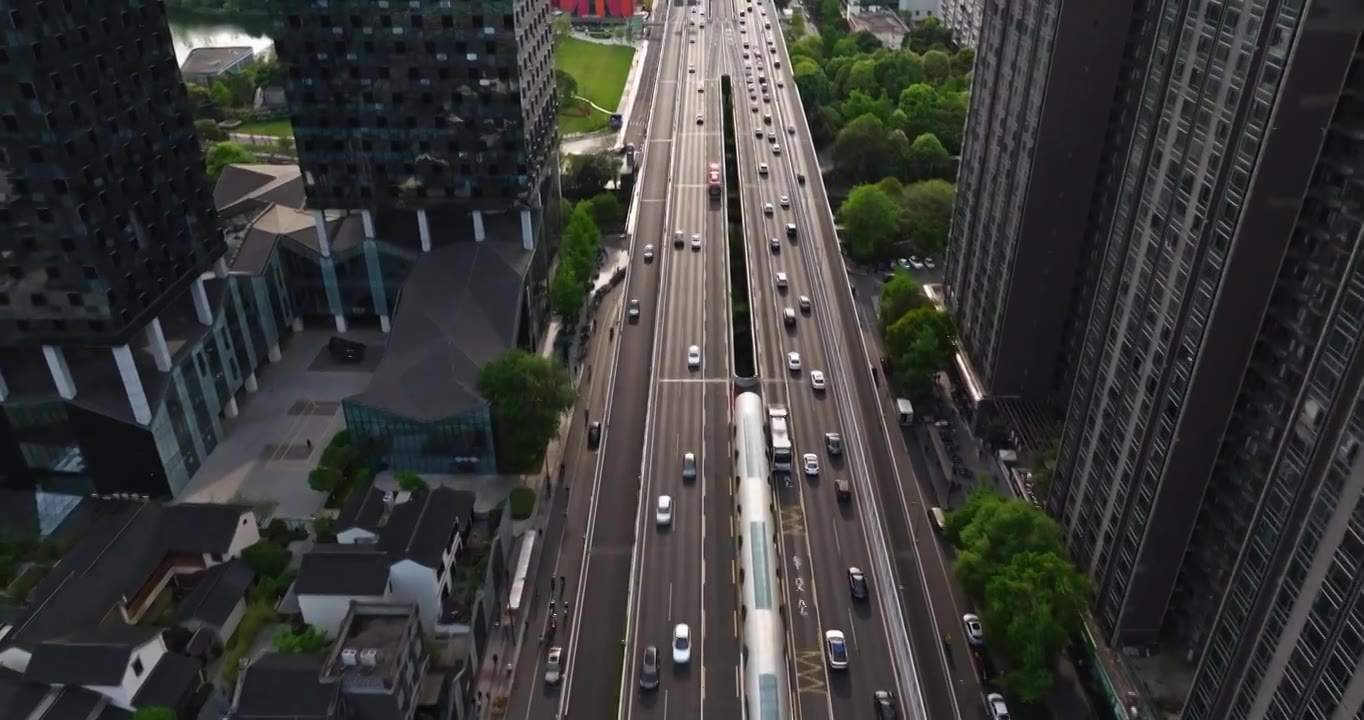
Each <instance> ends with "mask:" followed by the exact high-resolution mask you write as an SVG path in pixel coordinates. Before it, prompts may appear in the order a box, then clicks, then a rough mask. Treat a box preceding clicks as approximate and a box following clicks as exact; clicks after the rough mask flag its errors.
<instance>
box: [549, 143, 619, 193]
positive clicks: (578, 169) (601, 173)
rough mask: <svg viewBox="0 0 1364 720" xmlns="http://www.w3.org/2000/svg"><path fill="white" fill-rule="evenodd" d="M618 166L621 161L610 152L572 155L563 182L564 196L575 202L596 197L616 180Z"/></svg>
mask: <svg viewBox="0 0 1364 720" xmlns="http://www.w3.org/2000/svg"><path fill="white" fill-rule="evenodd" d="M618 165H619V159H618V158H617V157H616V156H615V155H613V154H612V153H609V152H598V153H590V154H587V155H570V156H569V158H568V171H567V172H565V173H564V177H563V181H562V185H563V191H564V194H565V195H568V196H569V197H572V198H574V199H575V200H577V199H583V198H589V197H592V196H593V195H596V194H597V193H599V192H601V191H603V190H605V189H606V184H607V183H609V182H611V181H612V180H613V179H615V177H616V168H617V166H618Z"/></svg>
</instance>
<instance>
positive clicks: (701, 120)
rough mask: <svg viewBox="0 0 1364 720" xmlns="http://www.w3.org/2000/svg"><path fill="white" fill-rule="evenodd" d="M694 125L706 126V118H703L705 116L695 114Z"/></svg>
mask: <svg viewBox="0 0 1364 720" xmlns="http://www.w3.org/2000/svg"><path fill="white" fill-rule="evenodd" d="M696 124H697V125H705V124H706V118H705V116H704V115H702V114H701V113H696Z"/></svg>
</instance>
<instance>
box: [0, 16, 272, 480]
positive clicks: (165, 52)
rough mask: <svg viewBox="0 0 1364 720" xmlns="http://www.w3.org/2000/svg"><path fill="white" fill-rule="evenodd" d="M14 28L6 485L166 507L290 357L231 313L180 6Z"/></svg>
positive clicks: (4, 276)
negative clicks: (249, 391)
mask: <svg viewBox="0 0 1364 720" xmlns="http://www.w3.org/2000/svg"><path fill="white" fill-rule="evenodd" d="M0 25H3V27H4V33H3V35H2V36H0V378H3V380H0V477H3V478H4V480H5V481H6V482H7V483H9V484H13V485H31V484H35V483H36V484H40V485H45V486H50V487H59V488H64V489H69V490H73V491H77V492H96V491H98V492H104V493H110V492H133V493H139V494H151V495H162V494H166V493H168V492H171V491H172V490H173V489H174V488H175V487H177V486H181V485H183V483H184V482H186V481H187V479H188V476H189V475H190V474H193V472H194V469H196V468H197V467H198V465H199V463H200V462H202V460H203V457H204V456H205V455H206V454H207V452H209V451H210V450H211V449H212V447H213V446H214V445H215V444H216V442H217V438H218V437H219V436H220V434H221V430H222V428H221V424H220V421H219V418H220V417H221V416H223V415H224V414H233V413H235V403H234V401H233V400H232V394H233V393H234V392H235V391H236V390H237V389H240V388H241V387H243V385H245V384H249V377H250V373H251V369H252V368H254V367H255V363H256V362H258V361H259V359H260V357H262V356H264V355H265V354H266V353H267V349H268V348H270V347H271V346H272V345H273V344H274V343H275V342H276V340H275V338H273V337H268V335H269V333H268V332H266V331H264V330H261V329H260V328H259V325H260V320H259V319H258V318H259V317H260V316H261V315H269V314H270V312H269V310H268V307H259V306H258V304H257V302H256V301H255V295H254V294H252V295H251V296H250V298H249V299H248V301H247V304H248V305H249V307H243V305H242V304H241V303H237V302H234V299H235V298H236V296H237V294H238V293H239V292H240V291H241V288H235V287H233V286H232V285H231V283H230V282H229V281H228V280H227V271H226V265H225V264H224V263H223V262H222V258H223V255H224V253H225V252H226V249H227V247H226V244H225V242H224V240H223V236H222V233H221V231H220V230H219V229H218V227H217V219H216V216H215V214H214V209H213V204H212V198H211V195H210V192H209V187H208V182H207V180H206V179H205V177H204V169H203V158H202V155H201V152H200V147H199V142H198V140H197V139H196V137H195V134H194V126H193V119H192V116H191V108H190V102H189V99H188V95H187V93H186V92H185V89H184V87H183V86H182V84H181V81H180V73H179V69H178V68H177V66H176V60H175V53H174V51H173V48H172V44H171V38H170V31H169V29H168V27H167V23H166V18H165V15H164V6H163V5H162V3H161V2H160V1H159V0H121V1H120V2H117V3H110V2H100V1H98V0H67V1H65V2H53V1H50V0H13V1H12V2H9V3H7V4H6V12H5V14H4V17H3V18H0ZM248 328H253V329H254V330H253V329H248ZM253 332H254V333H255V334H256V336H257V337H256V338H255V345H254V347H253V346H252V342H251V340H250V339H249V338H248V337H247V336H248V335H250V334H252V333H253Z"/></svg>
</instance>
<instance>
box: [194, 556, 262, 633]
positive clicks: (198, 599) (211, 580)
mask: <svg viewBox="0 0 1364 720" xmlns="http://www.w3.org/2000/svg"><path fill="white" fill-rule="evenodd" d="M198 575H199V577H198V578H197V581H196V582H197V584H196V585H195V586H194V589H193V590H191V591H190V593H189V596H188V597H186V598H185V599H184V600H183V601H182V602H181V603H180V605H179V607H177V608H176V609H175V622H177V623H183V622H189V621H191V620H197V621H199V622H202V623H204V624H207V625H212V626H214V627H222V625H223V623H225V622H227V618H228V616H230V615H231V614H232V611H233V610H234V609H236V607H237V604H238V603H240V602H241V601H242V598H244V597H246V592H247V590H248V589H249V588H250V587H251V581H252V580H255V579H256V574H255V573H254V572H251V568H249V567H247V566H246V563H244V562H242V561H241V560H235V559H234V560H229V561H227V562H225V563H221V564H218V565H214V566H213V567H211V568H209V569H207V570H203V571H201V572H199V573H198Z"/></svg>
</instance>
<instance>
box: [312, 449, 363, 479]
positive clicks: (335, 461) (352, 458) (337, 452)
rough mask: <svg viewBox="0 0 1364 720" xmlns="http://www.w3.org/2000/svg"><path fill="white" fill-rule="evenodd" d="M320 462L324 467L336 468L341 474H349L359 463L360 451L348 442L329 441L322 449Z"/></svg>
mask: <svg viewBox="0 0 1364 720" xmlns="http://www.w3.org/2000/svg"><path fill="white" fill-rule="evenodd" d="M321 464H322V465H324V466H326V467H332V468H336V470H337V472H339V473H341V474H342V475H350V474H351V471H352V470H354V469H355V468H356V466H358V465H359V464H360V451H359V450H357V449H355V446H354V445H351V444H350V443H349V442H334V441H333V442H331V443H328V445H327V448H326V449H325V450H323V451H322V461H321Z"/></svg>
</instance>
